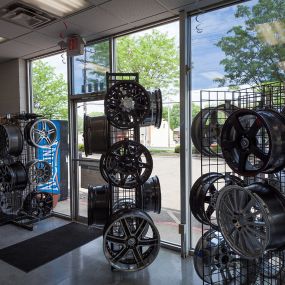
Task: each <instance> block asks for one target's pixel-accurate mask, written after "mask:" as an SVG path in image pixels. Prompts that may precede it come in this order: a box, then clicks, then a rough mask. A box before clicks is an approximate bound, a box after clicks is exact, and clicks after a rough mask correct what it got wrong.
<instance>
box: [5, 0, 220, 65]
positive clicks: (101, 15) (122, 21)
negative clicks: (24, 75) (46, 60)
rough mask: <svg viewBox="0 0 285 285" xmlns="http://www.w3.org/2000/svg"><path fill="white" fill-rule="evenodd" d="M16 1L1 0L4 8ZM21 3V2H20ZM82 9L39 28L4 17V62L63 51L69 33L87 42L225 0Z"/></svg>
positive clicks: (129, 1) (104, 0) (155, 0)
mask: <svg viewBox="0 0 285 285" xmlns="http://www.w3.org/2000/svg"><path fill="white" fill-rule="evenodd" d="M14 2H15V0H14V1H13V0H1V1H0V8H1V7H4V6H6V5H7V4H10V3H14ZM17 2H20V1H17ZM88 2H89V3H90V5H89V6H88V7H87V8H85V9H84V10H82V11H79V12H77V13H75V14H72V15H70V16H67V17H64V18H58V19H56V20H55V21H53V22H52V23H50V24H48V25H46V26H44V27H41V28H37V29H29V28H26V27H23V26H20V25H17V24H14V23H11V22H8V21H6V20H3V19H0V37H4V38H7V39H8V41H5V42H3V43H0V62H4V61H7V60H10V59H13V58H24V59H29V58H33V57H36V56H40V55H43V54H46V53H49V52H53V51H56V50H60V47H59V45H58V42H60V41H61V40H62V39H63V38H65V37H66V36H67V35H71V34H80V35H81V36H83V37H84V38H85V39H86V40H87V41H88V40H94V39H98V38H102V37H105V36H108V35H112V34H117V33H120V32H123V31H126V30H130V29H134V28H137V27H141V26H143V25H147V24H150V23H154V22H157V21H161V20H164V19H168V18H171V17H175V16H178V15H179V11H182V10H185V11H190V10H194V9H198V8H199V9H200V8H202V7H204V6H205V5H212V4H214V3H217V2H225V1H222V0H143V1H142V0H88Z"/></svg>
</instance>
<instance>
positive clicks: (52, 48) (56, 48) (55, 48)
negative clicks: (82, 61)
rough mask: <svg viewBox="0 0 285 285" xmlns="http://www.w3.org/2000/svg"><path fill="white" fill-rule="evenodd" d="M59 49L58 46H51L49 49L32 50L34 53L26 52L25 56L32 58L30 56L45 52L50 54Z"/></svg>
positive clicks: (40, 54) (25, 57)
mask: <svg viewBox="0 0 285 285" xmlns="http://www.w3.org/2000/svg"><path fill="white" fill-rule="evenodd" d="M59 50H60V49H59V47H58V46H56V47H51V48H47V49H44V50H40V51H36V52H32V53H29V54H26V55H25V56H24V57H23V58H24V59H30V58H34V57H38V56H42V55H44V54H49V53H51V52H56V51H59Z"/></svg>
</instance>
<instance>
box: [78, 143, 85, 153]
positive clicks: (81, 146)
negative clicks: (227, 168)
mask: <svg viewBox="0 0 285 285" xmlns="http://www.w3.org/2000/svg"><path fill="white" fill-rule="evenodd" d="M78 150H79V151H82V152H84V144H83V143H79V144H78Z"/></svg>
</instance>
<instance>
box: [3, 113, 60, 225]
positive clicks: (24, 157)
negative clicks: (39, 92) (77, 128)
mask: <svg viewBox="0 0 285 285" xmlns="http://www.w3.org/2000/svg"><path fill="white" fill-rule="evenodd" d="M8 117H9V119H5V120H3V121H4V122H3V123H2V124H0V133H1V136H0V196H1V202H0V223H1V222H3V223H5V222H7V221H9V220H10V219H13V218H15V217H18V216H24V215H29V216H33V217H45V216H47V215H48V214H50V212H51V210H52V207H53V197H52V195H51V194H49V193H47V192H37V186H39V185H41V186H43V185H45V184H48V183H49V181H50V179H51V177H52V166H51V165H50V163H49V162H48V161H46V160H40V159H37V158H36V156H37V151H36V150H37V149H38V148H44V149H48V148H51V147H52V145H53V144H54V143H55V141H56V135H57V133H56V127H55V125H54V123H53V122H52V121H50V120H47V119H43V118H39V116H38V115H36V114H19V115H13V116H7V118H8Z"/></svg>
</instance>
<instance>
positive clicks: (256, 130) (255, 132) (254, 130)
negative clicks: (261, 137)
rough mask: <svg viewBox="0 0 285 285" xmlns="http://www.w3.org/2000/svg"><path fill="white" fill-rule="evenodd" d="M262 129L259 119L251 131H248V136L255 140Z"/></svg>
mask: <svg viewBox="0 0 285 285" xmlns="http://www.w3.org/2000/svg"><path fill="white" fill-rule="evenodd" d="M260 128H261V124H260V120H259V119H258V118H257V119H256V120H255V121H254V123H253V124H252V125H251V127H250V129H249V130H248V131H247V135H248V136H249V137H250V138H255V137H256V135H257V133H258V131H259V129H260Z"/></svg>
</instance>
